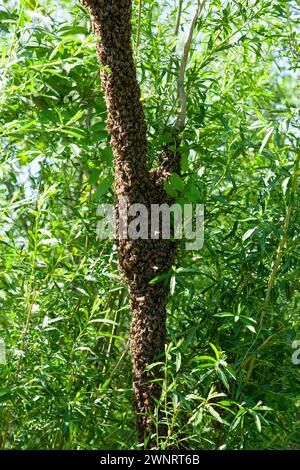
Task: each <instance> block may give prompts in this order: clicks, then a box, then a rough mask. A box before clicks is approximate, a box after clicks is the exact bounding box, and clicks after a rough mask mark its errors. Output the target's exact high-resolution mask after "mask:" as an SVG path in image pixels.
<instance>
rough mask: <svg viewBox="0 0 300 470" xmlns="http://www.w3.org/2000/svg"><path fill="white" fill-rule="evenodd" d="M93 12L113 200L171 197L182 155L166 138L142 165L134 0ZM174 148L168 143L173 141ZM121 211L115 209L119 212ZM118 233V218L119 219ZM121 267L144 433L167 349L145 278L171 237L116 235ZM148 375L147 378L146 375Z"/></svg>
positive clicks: (163, 263) (162, 292)
mask: <svg viewBox="0 0 300 470" xmlns="http://www.w3.org/2000/svg"><path fill="white" fill-rule="evenodd" d="M82 1H83V4H84V5H85V6H86V7H87V8H88V9H89V11H90V13H91V15H92V18H93V27H94V31H95V33H96V34H97V35H98V36H99V38H100V41H99V44H98V45H97V52H98V55H99V59H100V62H101V65H102V66H103V67H102V68H101V71H100V73H101V83H102V87H103V90H104V93H105V99H106V105H107V109H108V121H107V128H108V131H109V132H110V135H111V144H112V147H113V153H114V165H115V174H116V183H115V192H116V196H117V201H118V200H120V198H124V197H126V198H127V201H128V206H130V205H131V204H134V203H141V204H144V205H146V206H147V207H150V204H162V203H171V202H172V200H171V198H170V196H168V195H167V194H166V192H165V190H164V187H163V181H164V180H165V179H166V178H168V176H170V174H171V173H173V172H177V173H179V172H180V156H179V154H178V153H177V152H174V151H171V150H170V146H172V145H174V142H171V143H170V145H166V146H165V148H164V149H163V151H162V153H161V155H160V159H159V167H158V168H156V169H155V170H154V171H151V172H150V171H149V169H148V167H147V139H146V132H147V127H146V122H145V117H144V112H143V108H142V105H141V102H140V89H139V85H138V83H137V79H136V71H135V65H134V60H133V52H132V45H131V7H132V6H131V3H132V2H131V0H82ZM172 148H173V147H172ZM117 214H118V212H117ZM117 233H118V220H117ZM116 242H117V246H118V253H119V267H120V271H121V273H122V275H123V277H124V280H125V282H126V284H127V285H128V287H129V290H130V293H131V308H132V312H133V318H132V323H131V355H132V363H133V381H134V392H135V401H136V407H137V411H138V429H139V434H140V437H141V439H142V438H143V437H144V435H145V433H147V434H148V432H149V431H151V429H152V423H151V418H150V416H149V415H150V412H151V411H153V407H154V401H155V398H156V397H157V396H158V395H159V393H160V390H158V386H157V382H151V378H157V376H156V374H157V373H158V372H157V371H155V369H151V370H150V371H145V368H146V367H147V366H148V365H149V364H151V363H152V362H154V361H155V359H156V357H157V356H158V355H159V354H161V353H163V352H164V345H165V341H166V301H167V296H168V288H167V287H166V286H165V285H164V284H162V283H157V284H149V281H151V280H152V279H153V278H154V277H156V276H158V275H160V274H162V273H164V272H167V271H168V270H169V269H170V268H171V266H172V264H173V263H174V260H175V255H176V248H177V245H176V242H174V241H172V240H162V239H157V240H151V239H147V240H144V239H137V240H132V239H118V237H117V240H116ZM149 381H150V382H149Z"/></svg>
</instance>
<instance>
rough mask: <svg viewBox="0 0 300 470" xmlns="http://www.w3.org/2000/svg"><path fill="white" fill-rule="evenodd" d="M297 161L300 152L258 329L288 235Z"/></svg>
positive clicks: (296, 169)
mask: <svg viewBox="0 0 300 470" xmlns="http://www.w3.org/2000/svg"><path fill="white" fill-rule="evenodd" d="M299 161H300V150H299V151H298V153H297V156H296V159H295V169H294V172H293V176H292V185H291V193H290V198H289V203H288V206H287V208H286V214H285V218H284V224H283V233H282V235H281V237H280V240H279V244H278V247H277V250H276V258H275V261H274V264H273V268H272V272H271V275H270V277H269V280H268V286H267V291H266V296H265V300H264V303H263V307H262V311H261V316H260V322H259V323H260V327H261V326H262V324H263V321H264V318H265V315H266V311H267V308H268V305H269V301H270V296H271V292H272V288H273V286H274V284H275V281H276V276H277V273H278V269H279V266H280V263H281V258H282V251H283V248H284V246H285V244H286V239H287V233H288V229H289V225H290V222H291V216H292V209H293V202H294V196H295V193H296V189H297V176H298V169H299Z"/></svg>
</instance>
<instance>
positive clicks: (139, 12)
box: [136, 0, 143, 49]
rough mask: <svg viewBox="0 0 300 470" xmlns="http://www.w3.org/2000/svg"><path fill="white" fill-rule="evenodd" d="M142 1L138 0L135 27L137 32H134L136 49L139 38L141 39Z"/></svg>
mask: <svg viewBox="0 0 300 470" xmlns="http://www.w3.org/2000/svg"><path fill="white" fill-rule="evenodd" d="M142 1H143V0H139V9H138V27H137V34H136V49H138V48H139V45H140V40H141V22H142Z"/></svg>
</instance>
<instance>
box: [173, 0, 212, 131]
mask: <svg viewBox="0 0 300 470" xmlns="http://www.w3.org/2000/svg"><path fill="white" fill-rule="evenodd" d="M205 3H206V0H203V1H202V2H201V1H200V0H197V9H196V11H195V14H194V16H193V18H192V21H191V24H190V29H189V33H188V36H187V39H186V42H185V44H184V48H183V54H182V58H181V62H180V67H179V77H178V89H177V94H178V99H179V101H180V112H179V115H178V117H177V120H176V123H175V128H176V130H177V132H182V131H183V129H184V127H185V119H186V93H185V87H184V79H185V71H186V67H187V62H188V56H189V52H190V47H191V43H192V39H193V33H194V29H195V25H196V22H197V19H198V17H199V15H200V13H201V11H202V9H203V7H204V5H205Z"/></svg>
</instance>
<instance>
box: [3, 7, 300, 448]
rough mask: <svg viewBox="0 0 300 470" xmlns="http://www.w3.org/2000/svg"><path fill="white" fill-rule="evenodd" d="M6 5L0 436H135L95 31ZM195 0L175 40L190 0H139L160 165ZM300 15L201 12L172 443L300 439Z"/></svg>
mask: <svg viewBox="0 0 300 470" xmlns="http://www.w3.org/2000/svg"><path fill="white" fill-rule="evenodd" d="M4 3H5V6H3V7H1V9H0V35H1V36H0V37H1V81H0V89H1V97H0V122H1V128H0V134H1V144H2V145H1V151H0V152H1V153H0V175H1V185H0V306H1V310H0V338H1V339H4V340H5V345H6V356H7V363H6V364H2V365H1V364H0V423H1V425H0V442H1V448H20V449H39V448H48V449H54V448H59V449H60V448H62V449H96V448H97V449H124V448H137V446H138V444H137V441H136V436H135V430H134V420H135V417H134V409H133V405H132V390H131V387H132V385H131V365H130V357H129V354H128V338H129V324H130V311H129V308H128V298H127V292H126V289H125V288H124V286H123V284H122V280H121V279H120V278H119V275H118V272H117V258H116V250H115V247H114V245H113V243H112V242H111V241H103V240H98V239H97V237H96V224H97V205H98V203H99V202H112V201H113V190H112V183H113V167H112V152H111V149H110V145H109V136H108V135H107V132H106V129H105V119H106V109H105V103H104V100H103V94H102V92H101V89H100V82H99V75H98V69H99V66H98V64H97V60H96V54H95V38H94V36H93V34H92V31H91V29H90V22H89V18H88V16H87V14H86V12H85V11H84V9H83V8H82V7H81V6H80V5H79V4H77V3H74V4H72V5H71V6H70V2H62V1H61V2H53V1H48V2H45V4H44V5H42V4H40V3H39V2H36V1H32V0H22V1H21V2H16V3H14V2H4ZM183 3H184V5H183V11H182V17H181V25H182V26H181V28H180V30H179V34H178V37H177V38H176V37H175V36H174V28H175V23H176V15H177V12H178V2H175V1H172V2H167V1H163V2H156V1H154V0H150V1H146V2H143V3H142V21H141V28H140V30H139V32H138V31H137V30H138V20H137V16H138V15H137V12H138V2H135V4H134V7H135V9H134V18H133V19H134V24H133V28H134V37H135V38H136V37H137V36H140V41H139V47H138V48H137V49H135V54H136V62H137V68H138V76H139V80H140V83H141V89H142V100H143V104H144V108H145V112H146V117H147V121H148V125H149V162H150V164H151V165H153V166H155V164H156V160H157V157H158V155H159V152H160V151H161V148H162V146H163V143H164V142H166V141H168V139H169V135H170V131H171V129H172V125H173V124H174V119H175V117H176V113H177V110H178V101H177V97H176V80H177V76H178V67H179V61H180V55H181V49H182V44H183V38H184V31H186V27H187V25H188V21H189V19H190V17H191V14H192V13H193V8H194V5H193V2H188V1H187V2H183ZM298 13H299V10H298V8H297V5H296V4H295V2H293V1H279V0H276V1H265V0H264V1H263V0H240V1H222V2H221V1H219V0H211V1H209V2H206V4H205V7H204V9H203V12H202V14H201V17H200V18H199V20H198V22H197V31H196V34H195V37H194V41H193V51H192V53H191V57H190V62H189V66H188V69H187V75H186V90H187V105H188V114H187V126H186V129H185V131H184V133H183V136H182V143H181V147H180V151H181V154H182V173H181V175H174V176H173V178H172V179H171V182H170V187H171V188H172V191H173V194H174V191H175V194H176V196H177V198H178V201H179V202H181V203H184V202H193V203H197V202H198V203H204V205H205V243H204V247H203V249H202V250H201V251H199V252H189V251H185V249H184V244H183V245H182V247H181V249H180V253H179V258H178V265H177V266H176V267H174V268H173V271H172V273H169V274H168V275H167V276H166V279H168V280H169V281H170V283H171V294H172V295H171V298H170V302H169V312H168V329H169V337H170V343H169V345H168V346H166V347H167V355H166V363H161V364H160V366H161V368H162V371H163V379H162V381H161V382H162V396H161V405H162V407H163V410H164V413H163V417H162V418H158V415H157V416H154V417H153V419H155V420H158V419H163V420H164V421H165V422H166V423H167V425H168V429H169V434H168V437H167V438H164V439H162V438H159V436H157V446H158V447H159V448H167V447H171V448H174V447H185V448H188V449H195V448H209V449H223V448H226V449H240V448H242V449H253V448H256V449H263V448H267V449H292V448H296V447H299V444H300V441H299V419H298V417H299V403H300V402H299V366H297V365H295V364H293V363H292V359H291V357H292V353H293V348H292V343H293V340H295V339H300V336H299V335H300V332H299V301H300V294H299V265H300V264H299V261H300V255H299V227H300V220H299V211H298V212H297V210H296V208H297V205H299V202H298V201H299V199H298V198H299V191H298V189H297V184H296V183H297V175H298V174H299V102H297V94H296V87H297V65H298V64H297V62H298V50H297V37H298V36H299V29H297V14H298ZM289 215H290V216H289ZM288 216H289V217H288ZM278 257H279V258H278ZM276 260H277V261H278V266H277V269H276Z"/></svg>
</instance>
